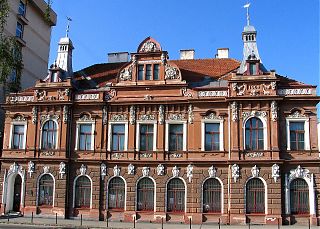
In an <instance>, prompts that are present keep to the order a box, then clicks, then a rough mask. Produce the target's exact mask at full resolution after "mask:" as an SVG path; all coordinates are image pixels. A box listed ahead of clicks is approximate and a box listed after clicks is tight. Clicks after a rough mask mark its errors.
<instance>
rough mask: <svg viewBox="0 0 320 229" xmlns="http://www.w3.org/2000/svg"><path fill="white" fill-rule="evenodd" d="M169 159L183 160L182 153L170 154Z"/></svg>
mask: <svg viewBox="0 0 320 229" xmlns="http://www.w3.org/2000/svg"><path fill="white" fill-rule="evenodd" d="M169 157H170V158H182V153H177V152H174V153H170V154H169Z"/></svg>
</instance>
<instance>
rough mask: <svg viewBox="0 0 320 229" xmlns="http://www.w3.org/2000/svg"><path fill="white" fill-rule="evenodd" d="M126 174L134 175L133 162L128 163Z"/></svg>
mask: <svg viewBox="0 0 320 229" xmlns="http://www.w3.org/2000/svg"><path fill="white" fill-rule="evenodd" d="M128 174H129V175H134V165H133V164H130V165H128Z"/></svg>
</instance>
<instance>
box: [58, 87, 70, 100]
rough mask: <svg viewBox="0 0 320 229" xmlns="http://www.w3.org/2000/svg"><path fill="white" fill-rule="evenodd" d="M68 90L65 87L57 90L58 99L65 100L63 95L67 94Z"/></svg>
mask: <svg viewBox="0 0 320 229" xmlns="http://www.w3.org/2000/svg"><path fill="white" fill-rule="evenodd" d="M69 93H70V90H69V89H68V88H67V89H65V90H64V91H61V90H60V89H59V90H58V99H59V100H65V96H67V97H68V96H69Z"/></svg>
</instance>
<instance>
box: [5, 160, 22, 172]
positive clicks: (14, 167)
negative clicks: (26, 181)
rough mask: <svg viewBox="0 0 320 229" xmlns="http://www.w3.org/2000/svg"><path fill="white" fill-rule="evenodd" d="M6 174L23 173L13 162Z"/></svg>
mask: <svg viewBox="0 0 320 229" xmlns="http://www.w3.org/2000/svg"><path fill="white" fill-rule="evenodd" d="M8 173H23V171H22V166H21V165H19V164H18V163H16V162H13V164H12V165H10V168H9V172H8Z"/></svg>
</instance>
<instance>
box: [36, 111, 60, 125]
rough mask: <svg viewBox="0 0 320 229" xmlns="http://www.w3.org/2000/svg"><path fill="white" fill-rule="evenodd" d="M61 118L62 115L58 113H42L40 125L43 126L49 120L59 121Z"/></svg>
mask: <svg viewBox="0 0 320 229" xmlns="http://www.w3.org/2000/svg"><path fill="white" fill-rule="evenodd" d="M59 119H60V115H56V114H46V115H41V117H40V126H41V128H42V125H43V124H44V123H45V122H46V121H48V120H55V121H57V122H58V121H59Z"/></svg>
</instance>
